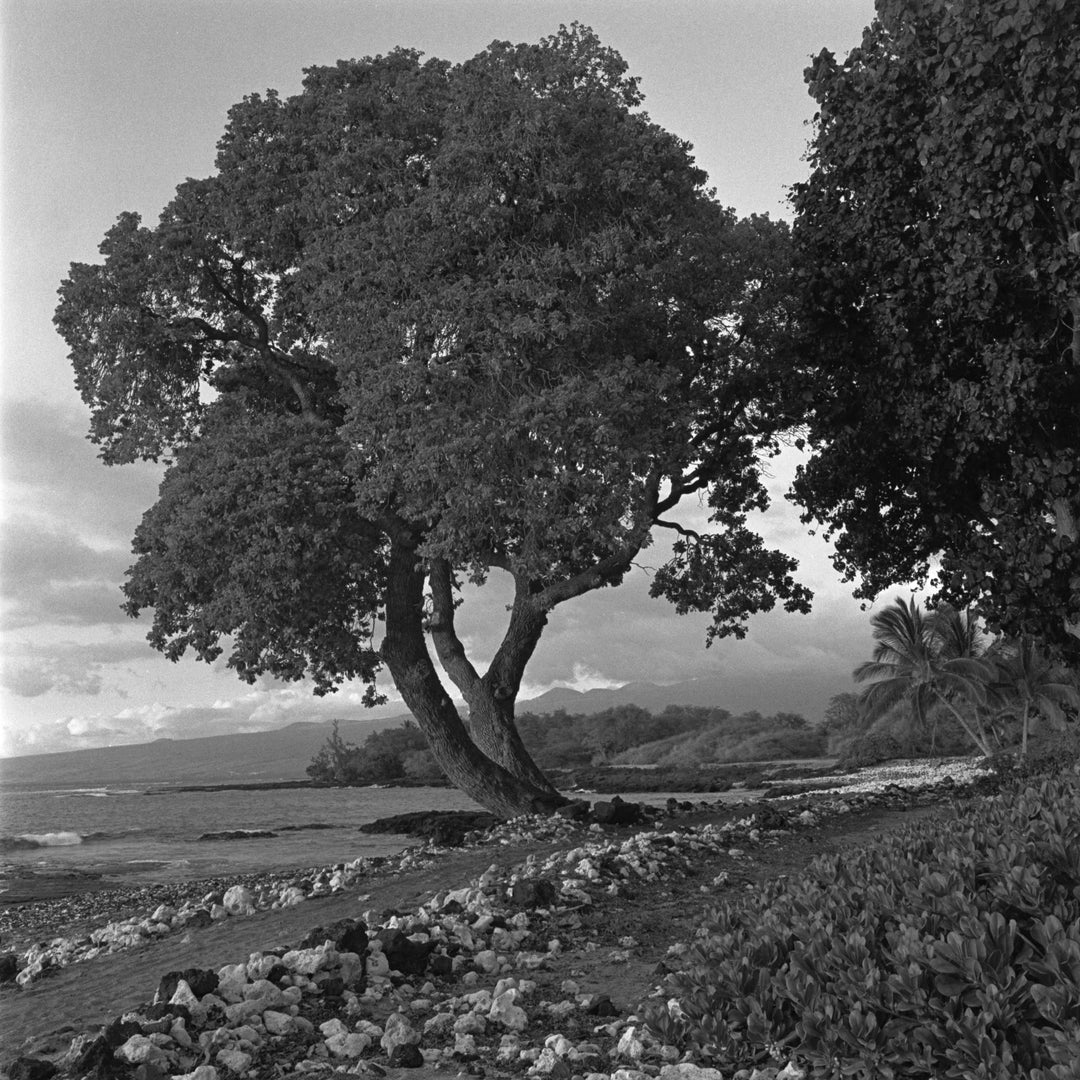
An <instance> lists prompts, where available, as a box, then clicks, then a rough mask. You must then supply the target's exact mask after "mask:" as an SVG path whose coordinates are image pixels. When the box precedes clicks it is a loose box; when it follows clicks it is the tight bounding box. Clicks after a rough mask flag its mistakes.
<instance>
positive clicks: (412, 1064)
mask: <svg viewBox="0 0 1080 1080" xmlns="http://www.w3.org/2000/svg"><path fill="white" fill-rule="evenodd" d="M389 1064H390V1068H391V1069H419V1068H421V1067H422V1066H423V1064H424V1055H423V1054H422V1053H420V1047H419V1046H417V1045H416V1044H415V1043H401V1044H400V1045H398V1046H395V1047H394V1049H393V1051H392V1053H391V1054H390V1061H389Z"/></svg>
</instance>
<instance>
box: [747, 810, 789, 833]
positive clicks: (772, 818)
mask: <svg viewBox="0 0 1080 1080" xmlns="http://www.w3.org/2000/svg"><path fill="white" fill-rule="evenodd" d="M754 824H755V825H756V826H757V827H758V828H759V829H786V828H787V827H788V824H789V822H788V816H787V814H785V813H784V811H783V810H777V809H776V807H775V806H764V805H762V806H759V807H758V808H757V809H755V810H754Z"/></svg>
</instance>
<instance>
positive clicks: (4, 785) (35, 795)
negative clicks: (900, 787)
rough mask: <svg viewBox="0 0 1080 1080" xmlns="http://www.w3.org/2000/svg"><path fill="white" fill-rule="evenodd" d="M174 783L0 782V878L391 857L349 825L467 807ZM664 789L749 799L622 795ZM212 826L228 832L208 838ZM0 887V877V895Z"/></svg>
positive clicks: (280, 867)
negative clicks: (188, 788) (196, 787)
mask: <svg viewBox="0 0 1080 1080" xmlns="http://www.w3.org/2000/svg"><path fill="white" fill-rule="evenodd" d="M223 779H224V778H223ZM179 786H180V785H172V786H169V785H161V784H155V783H153V782H150V781H146V782H138V781H130V780H128V781H124V782H117V783H111V784H102V785H101V786H97V787H87V786H79V785H76V784H63V783H56V782H51V783H49V782H46V783H39V782H34V781H25V780H23V781H18V780H14V779H4V780H2V781H0V879H2V878H3V877H5V876H10V875H12V874H13V873H16V874H17V873H25V872H26V871H27V870H33V871H36V872H45V873H48V872H50V871H71V870H79V871H85V872H89V873H96V874H102V875H104V876H106V877H107V878H109V879H110V880H112V879H115V882H116V884H117V885H132V884H148V883H152V882H178V881H188V880H199V879H203V878H211V877H213V878H227V877H229V876H230V875H240V874H246V873H254V872H257V871H288V870H294V869H302V868H310V867H324V866H329V865H333V864H335V863H340V862H349V861H351V860H353V859H357V858H361V857H363V858H371V857H375V856H381V855H391V854H394V853H395V852H398V851H401V850H402V849H403V848H405V847H408V846H410V845H412V844H415V843H417V842H418V841H417V839H416V838H415V837H409V836H405V835H395V834H375V835H368V834H366V833H362V832H360V831H359V826H360V825H362V824H364V823H366V822H370V821H374V820H375V819H376V818H380V817H389V816H391V815H394V814H404V813H409V812H412V811H417V810H476V809H479V808H478V807H477V805H476V803H474V802H473V801H472V800H471V799H469V798H468V797H467V796H465V795H463V794H462V793H461V792H459V791H457V790H456V789H454V788H425V787H418V788H395V787H386V788H378V787H358V788H277V789H269V790H252V789H226V790H223V791H181V790H179ZM673 795H674V796H675V797H677V798H683V799H691V800H695V801H696V800H701V799H703V798H704V799H707V800H709V801H710V802H712V801H723V802H728V801H735V800H742V799H746V798H751V799H752V798H754V793H750V792H746V791H732V792H725V793H723V794H721V795H708V796H702V795H692V794H685V793H679V792H653V793H649V794H644V793H643V794H629V795H627V798H628V799H631V800H634V801H639V802H646V803H649V804H652V805H662V804H663V803H664V802H665V801H666V800H667V799H668V798H669V797H670V796H673ZM603 797H604V798H607V797H608V796H603ZM221 833H231V834H234V835H232V836H230V837H228V838H226V837H222V836H215V835H214V834H221ZM235 834H239V835H235ZM260 834H272V835H260ZM2 890H3V885H2V881H0V903H2Z"/></svg>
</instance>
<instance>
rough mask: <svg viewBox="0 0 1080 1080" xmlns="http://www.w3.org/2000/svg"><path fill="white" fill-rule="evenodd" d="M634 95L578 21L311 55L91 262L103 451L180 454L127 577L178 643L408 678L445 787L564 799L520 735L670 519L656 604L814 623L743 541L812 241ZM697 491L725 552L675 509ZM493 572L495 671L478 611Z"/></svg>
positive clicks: (127, 455)
mask: <svg viewBox="0 0 1080 1080" xmlns="http://www.w3.org/2000/svg"><path fill="white" fill-rule="evenodd" d="M640 104H641V95H640V93H639V91H638V88H637V84H636V81H635V80H634V79H632V78H630V77H628V76H627V74H626V65H625V64H624V62H623V61H622V60H621V58H620V57H619V56H618V55H617V54H616V53H614V52H613V51H611V50H610V49H607V48H605V47H604V46H602V45H601V44H600V42H599V41H598V40H597V39H596V37H595V35H593V34H592V32H591V31H589V30H587V29H585V28H582V27H578V26H575V27H573V28H571V29H569V30H567V29H565V28H564V29H563V30H561V31H560V33H558V34H556V35H555V36H553V37H551V38H548V39H545V40H544V41H542V42H540V43H539V44H537V45H516V46H513V45H509V44H506V43H499V42H496V43H495V44H493V45H492V46H490V47H489V48H488V49H487V50H486V51H485V52H483V53H481V54H480V55H479V56H477V57H475V58H474V59H472V60H470V61H468V62H467V63H464V64H460V65H456V66H452V65H450V64H448V63H445V62H443V61H439V60H429V61H426V62H425V61H422V60H421V58H420V56H419V55H418V54H417V53H414V52H410V51H405V50H398V51H395V52H394V53H392V54H390V55H389V56H383V57H376V58H374V59H371V58H368V59H364V60H359V61H357V60H350V61H342V62H340V63H338V64H337V65H336V66H335V67H327V68H312V69H310V70H308V72H307V77H306V79H305V81H304V87H303V92H302V93H300V94H299V95H297V96H295V97H292V98H289V99H287V100H282V99H281V98H279V97H278V96H277V95H276V94H274V93H273V92H268V93H267V94H266V95H265V96H259V95H253V96H251V97H249V98H247V99H245V100H244V101H243V102H241V103H240V104H239V105H237V106H236V107H234V108H233V110H232V111H231V113H230V116H229V123H228V126H227V129H226V131H225V134H224V137H223V138H222V140H221V142H220V143H219V153H218V159H217V171H216V173H215V175H213V176H212V177H210V178H208V179H204V180H188V181H186V182H185V183H184V184H182V185H180V187H179V188H178V189H177V194H176V198H175V199H174V200H173V202H172V203H171V204H170V205H169V206H168V207H166V209H165V210H164V212H163V213H162V215H161V220H160V222H159V223H158V225H157V226H156V227H154V228H148V227H146V226H144V225H142V223H141V222H140V220H139V218H138V217H137V216H135V215H132V214H126V215H123V216H122V217H121V218H120V219H119V221H118V223H117V225H116V226H115V227H114V228H113V229H112V230H111V231H110V232H109V234H108V235H107V236H106V238H105V241H104V243H103V245H102V248H101V251H102V254H103V255H104V262H103V263H102V264H99V265H84V264H75V265H73V266H72V269H71V274H70V276H69V278H68V279H67V280H66V281H65V282H64V284H63V286H62V288H61V303H60V306H59V308H58V311H57V316H56V322H57V325H58V327H59V329H60V332H61V333H62V334H63V335H64V337H65V338H66V340H67V341H68V343H69V345H70V347H71V357H72V361H73V363H74V365H75V370H76V374H77V380H78V385H79V388H80V390H81V392H82V395H83V397H84V399H85V401H86V402H87V403H88V404H89V406H90V408H91V411H92V418H93V419H92V430H91V435H92V438H93V439H94V440H95V441H97V442H98V443H99V444H100V445H101V447H102V456H103V457H104V458H105V460H106V461H108V462H123V461H129V460H132V459H134V458H137V457H152V458H153V457H157V456H159V455H167V456H169V458H170V460H171V465H170V468H169V470H168V472H167V474H166V477H165V480H164V482H163V484H162V489H161V496H160V499H159V501H158V503H157V504H156V505H155V506H154V507H153V508H152V509H151V510H150V511H149V512H148V513H147V515H146V517H145V519H144V521H143V524H142V526H141V527H140V529H139V531H138V534H137V536H136V540H135V552H136V554H137V555H138V561H137V562H136V563H135V565H134V566H133V568H132V570H131V571H130V581H129V582H128V584H127V585H126V587H125V591H126V594H127V598H128V603H127V607H128V610H129V612H130V613H131V614H133V615H134V614H137V613H138V612H139V611H141V610H143V609H146V608H153V611H154V616H153V619H154V621H153V629H152V631H151V634H150V640H151V643H152V644H153V645H155V646H156V647H157V648H159V649H161V650H163V651H165V652H166V653H167V654H168V655H169V656H172V657H174V658H175V657H178V656H180V655H181V654H182V653H184V651H185V650H186V649H188V648H190V649H192V650H193V651H194V652H195V653H196V654H197V655H198V656H200V657H201V658H203V659H206V660H211V659H214V658H215V657H216V656H218V655H220V653H221V651H222V649H223V648H229V649H231V652H230V654H229V656H228V663H229V664H230V665H231V666H233V667H234V668H235V669H236V670H237V672H238V673H239V674H240V675H241V676H242V677H244V678H247V679H253V678H255V677H257V676H258V675H259V674H260V673H263V672H269V673H272V674H274V675H277V676H279V677H283V678H289V679H295V678H300V677H304V676H307V677H312V678H313V679H314V680H315V687H316V690H317V691H321V692H325V691H327V690H330V689H333V688H334V686H335V685H337V684H338V683H340V682H341V681H342V680H345V679H353V678H360V679H364V680H366V681H367V682H368V684H369V686H372V687H373V685H374V678H375V675H376V673H377V671H378V670H379V668H380V667H381V666H382V665H384V664H385V666H386V667H387V668H388V670H389V673H390V675H391V676H392V678H393V680H394V682H395V684H396V686H397V687H398V689H399V690H400V692H401V694H402V696H403V698H404V700H405V702H406V704H407V705H408V707H409V708H410V709H411V710H412V712H413V713H414V714H415V716H416V717H417V720H418V722H419V724H420V726H421V727H422V729H423V731H424V733H425V734H426V735H427V737H428V739H429V740H430V742H431V745H432V750H433V752H434V754H435V755H436V757H437V758H438V760H439V762H440V764H441V765H442V766H443V768H444V769H445V770H446V772H447V774H448V775H449V776H450V777H451V779H452V780H453V781H454V782H455V783H457V784H458V785H459V786H461V787H462V788H463V789H464V790H465V791H467V792H468V793H469V794H470V795H472V796H473V797H474V798H476V799H478V800H479V801H481V802H482V803H485V804H486V805H488V806H489V807H491V808H492V809H495V810H497V811H500V812H504V813H510V812H515V811H516V812H520V811H522V810H525V809H528V808H530V807H532V806H534V805H540V804H543V802H544V801H545V800H547V801H551V800H557V799H558V795H557V793H556V792H555V791H554V789H553V788H552V787H551V785H550V783H549V782H548V781H547V779H546V778H545V777H544V776H543V774H542V773H541V772H540V770H539V769H537V768H536V766H535V765H534V764H533V762H532V761H531V759H530V758H529V756H528V754H527V752H526V751H525V748H524V746H523V745H522V743H521V740H520V738H519V737H518V734H517V732H516V729H515V727H514V722H513V707H514V699H515V697H516V694H517V692H518V688H519V686H520V683H521V678H522V674H523V672H524V670H525V665H526V663H527V662H528V660H529V657H530V656H531V655H532V653H533V650H534V649H535V647H536V644H537V642H538V640H539V638H540V635H541V632H542V630H543V628H544V625H545V623H546V621H547V618H548V614H549V613H550V612H551V611H552V609H553V608H555V607H556V605H558V604H560V603H562V602H563V601H565V600H568V599H570V598H572V597H576V596H580V595H581V594H583V593H585V592H588V591H590V590H593V589H597V588H602V587H604V586H608V585H617V584H618V583H619V582H620V581H621V580H622V578H623V576H624V575H625V573H626V572H627V570H628V569H629V567H630V566H631V563H632V560H633V559H634V557H635V556H636V555H637V553H638V552H639V551H640V550H641V549H642V548H644V547H645V546H646V545H648V543H649V542H650V537H651V534H652V532H653V530H655V529H656V528H665V527H667V528H673V529H676V530H677V531H678V534H679V535H678V540H677V542H676V544H675V547H674V555H673V557H672V558H671V560H670V561H669V562H668V563H667V564H666V565H665V566H663V567H662V568H661V569H660V571H659V572H658V573H657V575H656V577H655V581H654V586H653V592H654V594H655V595H657V596H666V597H668V598H669V599H670V600H672V601H673V602H674V603H675V604H676V606H677V607H678V609H679V610H681V611H686V610H691V609H695V610H702V611H711V612H712V613H713V616H714V621H713V624H712V631H711V632H712V633H713V634H720V635H723V634H729V633H734V634H742V633H743V632H744V623H745V619H746V617H747V616H748V615H749V614H751V613H753V612H755V611H761V610H767V609H769V608H771V607H772V606H773V605H774V603H775V602H776V600H777V599H780V600H782V601H783V602H784V603H785V604H786V605H787V606H788V607H789V608H790V609H793V610H794V609H798V610H805V609H806V607H807V604H808V599H809V594H808V593H807V592H806V591H805V590H804V589H803V588H802V587H801V586H799V585H797V584H796V583H795V581H794V580H793V578H792V576H791V572H792V570H793V569H794V563H793V561H792V560H791V559H789V558H788V557H786V556H785V555H783V554H781V553H779V552H776V551H771V550H768V549H766V548H765V546H764V545H763V543H762V541H761V539H760V538H759V537H758V536H757V535H756V534H755V533H753V532H752V531H751V530H750V529H749V528H748V526H747V514H748V513H749V512H750V511H751V510H754V509H757V508H763V507H764V506H765V505H766V501H767V500H766V493H765V489H764V487H763V485H762V482H761V478H760V464H761V461H762V459H763V458H764V457H765V456H767V455H768V454H769V453H770V452H771V451H773V450H774V449H775V447H776V441H777V437H778V435H779V434H780V433H781V432H782V431H783V429H784V427H785V425H787V424H788V423H789V419H788V417H789V413H790V406H791V402H790V401H789V398H790V396H791V388H790V386H789V382H788V379H787V377H786V366H787V364H788V362H789V354H788V351H787V350H786V348H785V342H786V341H787V340H788V337H789V334H788V325H789V321H790V306H791V303H790V275H789V263H790V259H789V254H788V236H787V233H786V231H785V230H784V229H783V228H782V227H781V226H778V225H773V224H772V223H770V222H769V221H768V220H766V219H763V218H754V219H750V220H745V221H737V220H735V218H734V216H733V215H732V214H731V212H729V211H727V210H724V209H723V208H722V207H721V206H720V205H718V203H717V202H716V201H715V199H714V197H713V195H712V193H711V192H710V191H708V190H707V189H706V188H705V186H704V182H705V176H704V174H703V173H702V172H701V171H700V170H699V169H697V168H696V167H695V166H694V163H693V159H692V156H691V152H690V147H689V146H688V145H687V144H686V143H685V142H683V141H681V140H680V139H678V138H676V137H675V136H673V135H671V134H669V133H667V132H665V131H663V130H662V129H661V128H659V127H658V126H656V125H655V124H654V123H652V122H651V121H650V119H649V118H648V116H647V115H646V114H645V113H644V112H642V111H641V110H640ZM688 497H694V498H695V499H698V498H700V499H703V500H704V501H705V502H706V503H707V505H708V507H709V508H710V511H711V525H712V528H711V530H710V531H709V532H707V533H703V534H699V533H697V532H693V531H689V530H685V529H683V528H682V527H681V526H680V525H679V523H678V522H677V521H674V520H671V519H670V514H671V512H672V511H673V510H674V509H675V508H676V507H677V506H678V504H679V503H680V502H681V501H682V500H684V499H686V498H688ZM496 570H497V571H500V572H504V573H506V574H509V575H511V577H512V579H513V582H514V589H515V592H514V602H513V605H512V609H511V611H510V613H509V618H508V625H507V630H506V634H505V637H504V639H503V641H502V644H501V645H500V646H499V648H498V650H497V651H496V653H495V655H494V657H493V658H492V659H491V661H490V663H489V665H488V666H487V669H486V671H484V672H483V673H481V672H480V671H479V670H478V669H477V668H476V667H475V666H474V664H473V662H472V661H471V660H470V659H469V658H468V657H467V656H466V654H465V650H464V648H463V645H462V642H461V640H460V639H459V637H458V635H457V633H456V632H455V626H454V613H455V609H456V606H457V604H458V603H459V602H460V600H461V595H460V586H461V584H462V583H463V582H464V581H465V580H466V579H470V580H472V581H473V582H476V583H478V584H482V583H483V581H484V580H485V578H486V577H487V575H488V574H489V573H491V572H492V571H496ZM380 619H382V620H384V622H385V626H384V628H383V629H382V632H381V636H380V634H378V633H377V632H376V630H377V628H376V623H377V621H378V620H380ZM376 638H379V640H376ZM429 640H430V642H431V643H432V644H433V645H434V648H435V651H436V653H437V655H438V658H439V660H440V661H441V663H442V665H443V668H444V670H445V672H446V673H447V674H448V675H449V677H450V678H451V679H452V680H453V682H454V683H455V684H456V686H457V687H458V689H459V691H460V692H461V694H462V696H463V697H464V699H465V701H466V702H467V704H468V706H469V713H470V715H469V729H468V730H467V729H466V727H465V726H464V725H463V723H462V722H461V720H460V719H459V717H458V714H457V712H456V710H455V709H454V706H453V705H452V703H451V700H450V697H449V695H448V694H447V692H446V689H445V688H444V687H443V685H442V684H441V683H440V681H439V678H438V674H437V669H436V667H435V666H434V663H433V661H432V658H431V655H430V653H429V651H428V641H429ZM537 800H539V803H538V802H537Z"/></svg>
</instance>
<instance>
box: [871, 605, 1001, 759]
mask: <svg viewBox="0 0 1080 1080" xmlns="http://www.w3.org/2000/svg"><path fill="white" fill-rule="evenodd" d="M970 622H971V620H970V618H969V617H968V616H965V615H962V614H960V613H958V612H955V611H952V610H949V609H943V610H941V611H939V612H934V613H932V614H931V615H930V616H925V615H924V614H923V612H922V609H921V608H920V607H919V605H918V604H916V603H915V601H914V599H909V600H907V601H905V600H904V599H903V597H900V596H898V597H897V598H896V599H895V600H894V601H893V603H892V604H890V605H889V606H888V607H886V608H884V609H883V610H881V611H879V612H877V613H876V614H874V615H873V616H871V618H870V624H871V626H872V627H873V636H874V642H875V644H874V652H873V659H872V660H868V661H866V663H863V664H860V665H859V666H858V667H857V668H856V669H855V670H854V671H853V672H852V678H853V679H854V680H855V681H856V682H869V683H870V685H869V686H867V687H866V688H865V689H864V690H863V692H862V694H861V695H860V705H861V706H862V709H863V712H864V715H866V716H868V717H873V716H875V715H881V713H883V712H884V711H885V710H887V709H889V708H891V707H892V706H893V705H895V704H896V703H897V702H898V701H901V700H906V701H908V702H909V704H910V707H911V712H912V717H913V719H914V721H915V726H916V728H917V729H918V730H920V731H922V732H929V733H930V739H931V743H930V753H931V755H932V754H933V753H934V749H935V742H936V730H935V729H934V728H933V727H932V726H931V723H930V717H931V715H932V706H934V705H941V706H943V707H944V708H945V709H947V710H948V712H949V713H951V714H952V716H953V717H954V718H955V719H956V721H957V722H958V723H959V724H960V726H961V727H962V728H963V729H964V731H965V732H967V734H968V736H969V737H970V738H971V740H972V742H974V743H975V745H976V746H977V747H978V748H979V749H980V750H981V751H982V752H983V754H984V755H986V756H987V757H989V756H990V754H991V753H992V752H993V751H992V748H991V746H990V742H989V740H988V738H987V736H986V732H985V731H984V730H983V727H982V723H981V721H980V720H979V718H978V715H977V714H976V715H975V717H974V722H973V723H969V721H968V719H967V718H966V717H965V716H964V714H963V712H962V711H961V710H960V709H958V708H957V706H956V701H957V699H960V700H968V701H971V702H973V703H975V704H981V703H982V702H984V701H985V700H986V682H987V681H988V675H989V670H988V668H987V665H986V664H985V663H983V662H982V661H981V660H980V659H978V658H977V657H976V656H975V655H974V654H973V652H967V653H966V654H963V655H959V654H958V648H957V646H958V644H959V643H962V642H966V643H969V648H974V647H975V641H976V639H975V635H974V631H973V630H972V629H970ZM871 680H872V681H871Z"/></svg>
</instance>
